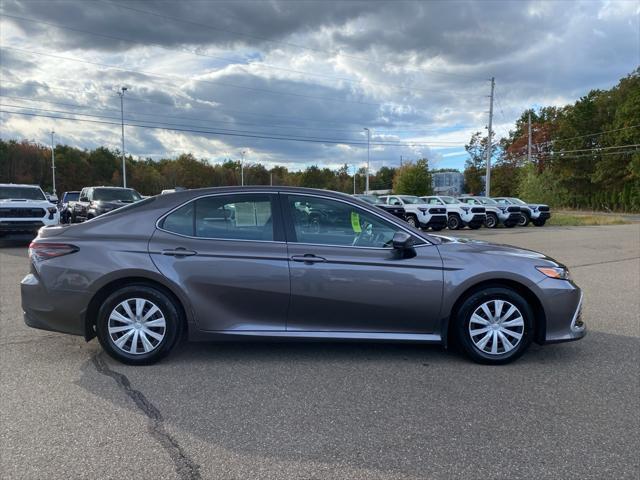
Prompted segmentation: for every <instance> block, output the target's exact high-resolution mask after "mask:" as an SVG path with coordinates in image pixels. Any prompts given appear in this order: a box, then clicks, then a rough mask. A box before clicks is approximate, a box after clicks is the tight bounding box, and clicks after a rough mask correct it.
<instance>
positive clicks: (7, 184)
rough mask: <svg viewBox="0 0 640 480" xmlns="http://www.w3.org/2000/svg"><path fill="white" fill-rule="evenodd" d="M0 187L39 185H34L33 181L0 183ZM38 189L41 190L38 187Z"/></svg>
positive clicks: (34, 186) (36, 186) (35, 186)
mask: <svg viewBox="0 0 640 480" xmlns="http://www.w3.org/2000/svg"><path fill="white" fill-rule="evenodd" d="M0 187H21V188H22V187H32V188H40V185H34V184H33V183H0ZM40 190H42V189H41V188H40Z"/></svg>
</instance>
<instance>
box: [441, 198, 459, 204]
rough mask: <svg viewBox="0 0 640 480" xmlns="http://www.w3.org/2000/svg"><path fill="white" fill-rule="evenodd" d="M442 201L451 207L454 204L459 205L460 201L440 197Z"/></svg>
mask: <svg viewBox="0 0 640 480" xmlns="http://www.w3.org/2000/svg"><path fill="white" fill-rule="evenodd" d="M440 199H441V200H442V201H443V202H444V203H446V204H447V205H451V204H452V203H458V201H457V200H456V199H455V198H453V197H440Z"/></svg>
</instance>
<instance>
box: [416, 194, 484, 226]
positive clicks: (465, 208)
mask: <svg viewBox="0 0 640 480" xmlns="http://www.w3.org/2000/svg"><path fill="white" fill-rule="evenodd" d="M420 199H421V200H422V201H423V202H424V203H426V204H428V205H442V206H444V207H445V208H446V209H447V227H449V230H458V229H460V228H463V227H469V228H471V229H473V230H476V229H478V228H480V227H481V226H482V225H484V222H485V220H486V219H487V216H486V213H485V208H484V207H481V206H476V205H467V204H465V203H460V201H459V200H458V199H456V198H454V197H449V196H446V195H432V196H429V197H420Z"/></svg>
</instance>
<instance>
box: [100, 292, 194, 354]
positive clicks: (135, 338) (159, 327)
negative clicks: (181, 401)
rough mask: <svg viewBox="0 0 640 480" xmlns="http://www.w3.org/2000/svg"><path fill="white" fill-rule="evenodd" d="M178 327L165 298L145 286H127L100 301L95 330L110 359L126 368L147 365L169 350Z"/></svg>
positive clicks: (172, 306)
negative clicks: (124, 364) (126, 365)
mask: <svg viewBox="0 0 640 480" xmlns="http://www.w3.org/2000/svg"><path fill="white" fill-rule="evenodd" d="M181 324H182V320H181V318H180V313H179V309H178V307H177V305H175V303H174V300H173V299H171V298H170V297H169V296H168V295H166V294H165V293H164V292H162V291H160V290H158V289H156V288H154V287H151V286H148V285H129V286H126V287H124V288H121V289H119V290H117V291H115V292H114V293H112V294H111V295H109V296H108V297H107V299H106V300H105V301H104V302H103V304H102V306H101V307H100V310H99V311H98V318H97V320H96V330H97V334H98V340H99V341H100V344H101V345H102V348H104V349H105V351H106V352H107V353H108V354H109V355H110V356H111V357H113V358H115V359H116V360H118V361H120V362H122V363H127V364H130V365H149V364H152V363H155V362H157V361H158V360H160V359H161V358H163V357H164V356H166V355H167V354H168V353H169V352H170V351H171V349H172V348H173V346H174V345H175V343H176V341H177V339H178V337H179V333H180V331H181V329H180V326H181Z"/></svg>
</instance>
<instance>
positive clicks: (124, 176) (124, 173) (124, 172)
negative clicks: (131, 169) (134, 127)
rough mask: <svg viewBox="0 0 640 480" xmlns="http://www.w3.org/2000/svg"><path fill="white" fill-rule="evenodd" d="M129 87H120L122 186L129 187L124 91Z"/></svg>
mask: <svg viewBox="0 0 640 480" xmlns="http://www.w3.org/2000/svg"><path fill="white" fill-rule="evenodd" d="M126 91H127V87H120V90H119V91H118V95H120V120H121V124H122V186H123V187H124V188H127V165H126V163H125V160H124V92H126Z"/></svg>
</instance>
